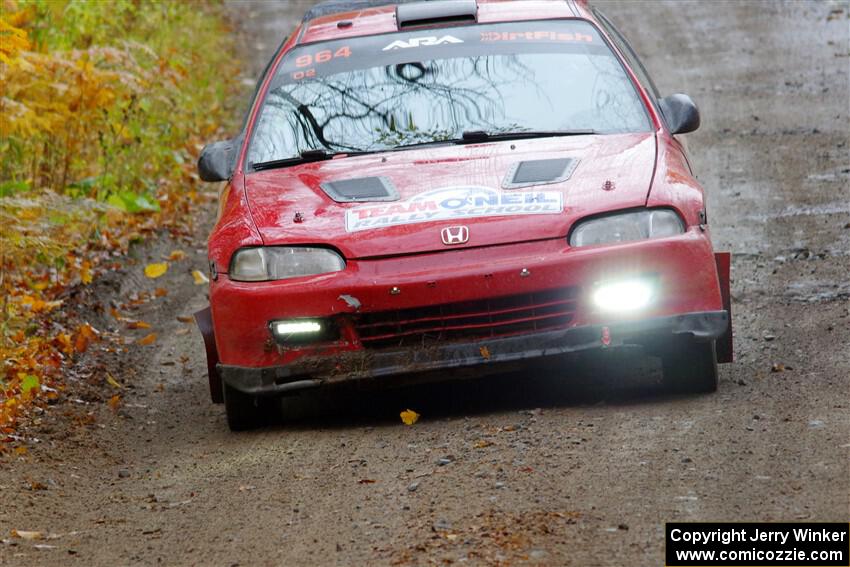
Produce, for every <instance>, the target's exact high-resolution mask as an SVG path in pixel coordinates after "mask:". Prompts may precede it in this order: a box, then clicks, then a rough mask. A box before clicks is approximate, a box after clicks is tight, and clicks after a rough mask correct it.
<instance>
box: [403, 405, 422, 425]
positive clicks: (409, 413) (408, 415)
mask: <svg viewBox="0 0 850 567" xmlns="http://www.w3.org/2000/svg"><path fill="white" fill-rule="evenodd" d="M399 416H400V417H401V421H402V422H404V424H405V425H413V424H414V423H416V422H417V421H419V414H418V413H416V412H415V411H413V410H411V409H407V410H404V411H403V412H401V413H400V414H399Z"/></svg>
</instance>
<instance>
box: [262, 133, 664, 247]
mask: <svg viewBox="0 0 850 567" xmlns="http://www.w3.org/2000/svg"><path fill="white" fill-rule="evenodd" d="M655 145H656V141H655V135H654V134H652V133H647V134H608V135H583V136H575V137H566V138H541V139H531V140H520V141H512V142H490V143H483V144H471V145H459V146H454V145H448V146H436V147H429V148H422V149H417V150H406V151H399V152H391V153H383V154H372V155H364V156H352V157H340V158H336V159H332V160H327V161H321V162H315V163H307V164H302V165H298V166H293V167H288V168H285V169H277V170H270V171H262V172H257V173H252V174H250V175H247V176H246V177H245V191H246V194H247V198H248V204H249V207H250V210H251V214H252V217H253V220H254V222H255V224H256V226H257V229H258V230H259V232H260V235H261V236H262V238H263V241H264V243H265V244H266V245H280V244H307V245H326V246H331V247H334V248H336V249H338V250H339V251H340V252H342V253H343V254H344V255H345V256H346V257H347V258H351V259H353V258H368V257H377V256H389V255H399V254H414V253H421V252H429V251H437V250H448V249H451V248H462V247H477V246H491V245H497V244H509V243H514V242H525V241H530V240H543V239H551V238H563V237H566V235H567V232H568V231H569V229H570V227H571V226H572V224H573V223H574V222H575V221H576V220H577V219H579V218H582V217H585V216H587V215H591V214H596V213H600V212H604V211H608V210H616V209H623V208H629V207H640V206H644V205H645V203H646V198H647V194H648V192H649V188H650V184H651V182H652V174H653V170H654V166H655V159H656V147H655ZM558 158H561V159H563V158H569V160H570V162H569V163H568V164H567V165H568V167H566V170H565V171H564V173H565V174H567V175H560V176H559V178H554V179H551V180H547V181H548V182H545V183H539V184H534V185H522V184H520V185H521V186H513V187H509V185H510V181H511V180H513V179H515V178H514V177H513V173H514V172H516V170H517V168H518V167H520V164H522V163H523V162H529V163H527V164H526V165H530V169H531V170H534V169H535V167H536V166H537V165H540V164H541V162H540V161H539V160H554V159H558ZM551 164H552V162H549V163H548V164H545V163H544V164H542V165H544V166H547V167H548V165H551ZM555 165H556V166H558V164H557V163H556V164H555ZM556 169H557V167H556ZM524 171H525V172H526V173H529V169H525V170H524ZM531 173H532V174H533V173H534V171H531ZM538 173H539V170H538ZM364 177H378V178H380V179H381V181H380V183H382V184H383V185H384V186H387V187H390V188H391V189H390V191H391V192H392V193H395V195H394V196H392V197H388V198H389V199H394V200H377V199H376V200H374V201H365V202H338V200H339V199H340V197H339V194H338V193H335V192H334V191H333V189H332V188H333V187H334V185H331V189H329V188H328V185H329V184H334V183H336V184H339V183H340V182H345V181H349V180H352V179H360V178H364ZM543 177H545V175H543ZM564 177H567V178H566V179H564ZM526 179H528V178H527V177H526ZM373 181H374V180H373ZM332 194H333V195H335V198H332V197H331V195H332ZM335 199H336V200H335ZM378 199H380V198H378ZM385 199H387V198H385ZM447 227H448V228H449V229H450V232H451V234H450V235H449V236H450V237H454V238H455V239H456V236H457V235H458V234H461V233H460V232H459V227H466V232H465V233H464V234H461V236H463V235H468V240H467V241H466V242H464V243H461V244H450V245H447V244H445V243H444V242H443V238H442V237H441V231H442V229H443V228H447Z"/></svg>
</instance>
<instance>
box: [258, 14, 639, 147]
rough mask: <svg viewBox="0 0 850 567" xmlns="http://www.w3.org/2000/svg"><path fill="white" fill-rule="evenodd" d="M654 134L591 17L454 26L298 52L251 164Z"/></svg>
mask: <svg viewBox="0 0 850 567" xmlns="http://www.w3.org/2000/svg"><path fill="white" fill-rule="evenodd" d="M649 128H650V124H649V121H648V118H647V113H646V109H645V107H644V106H643V103H642V102H641V100H640V98H639V97H638V95H637V91H636V90H635V88H634V85H633V84H632V82H631V81H630V79H629V77H628V76H627V74H626V72H625V70H624V69H623V67H622V65H621V64H620V62H619V60H618V59H617V58H616V57H615V56H614V54H613V53H612V52H611V50H610V49H609V48H608V46H607V45H606V43H605V42H604V41H603V40H602V38H601V37H600V35H599V34H598V33H597V32H596V29H595V28H594V27H593V26H591V25H590V24H589V23H588V22H585V21H579V20H562V21H537V22H519V23H506V24H493V25H478V26H468V27H453V28H444V29H439V30H425V31H418V32H405V33H396V34H387V35H378V36H369V37H360V38H353V39H344V40H337V41H331V42H322V43H315V44H308V45H304V46H301V47H298V48H296V49H294V50H292V51H291V52H290V53H288V54H287V55H286V57H285V58H284V60H283V61H282V62H281V64H280V65H279V67H278V70H277V71H276V73H275V76H274V77H273V78H272V82H271V84H270V87H269V90H268V93H267V94H266V97H265V99H264V100H263V103H262V108H261V109H260V113H259V119H258V121H257V123H256V126H255V128H254V132H253V134H252V139H251V144H250V149H249V152H248V162H249V163H251V164H257V163H264V162H271V161H276V160H286V159H290V158H297V157H298V156H299V155H301V154H302V153H303V152H309V151H311V150H324V151H327V152H329V153H336V152H343V153H345V152H374V151H384V150H391V149H394V148H398V147H404V146H411V145H421V144H428V143H439V142H443V141H452V140H459V139H462V138H463V133H464V132H484V133H487V134H490V135H496V134H507V133H520V132H537V131H540V132H550V133H551V132H553V131H565V132H569V131H592V132H595V133H600V134H605V133H623V132H645V131H648V130H649Z"/></svg>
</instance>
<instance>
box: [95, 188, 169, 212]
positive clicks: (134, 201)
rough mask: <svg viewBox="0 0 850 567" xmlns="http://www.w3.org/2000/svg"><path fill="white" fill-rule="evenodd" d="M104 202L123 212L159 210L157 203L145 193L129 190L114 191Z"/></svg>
mask: <svg viewBox="0 0 850 567" xmlns="http://www.w3.org/2000/svg"><path fill="white" fill-rule="evenodd" d="M106 203H107V204H108V205H110V206H113V207H115V208H116V209H120V210H122V211H124V212H125V213H152V212H158V211H159V203H158V202H157V201H156V199H152V198H151V197H148V196H147V195H137V194H136V193H131V192H130V191H124V192H122V193H114V194H112V195H110V196H109V198H108V199H107V200H106Z"/></svg>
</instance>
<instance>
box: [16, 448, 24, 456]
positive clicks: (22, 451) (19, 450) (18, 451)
mask: <svg viewBox="0 0 850 567" xmlns="http://www.w3.org/2000/svg"><path fill="white" fill-rule="evenodd" d="M15 453H17V454H18V455H20V456H24V455H26V454H27V448H26V447H24V446H21V447H15Z"/></svg>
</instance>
